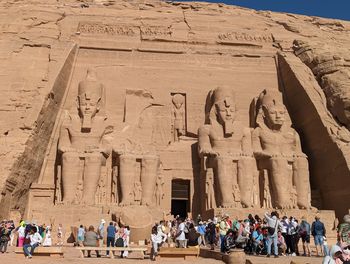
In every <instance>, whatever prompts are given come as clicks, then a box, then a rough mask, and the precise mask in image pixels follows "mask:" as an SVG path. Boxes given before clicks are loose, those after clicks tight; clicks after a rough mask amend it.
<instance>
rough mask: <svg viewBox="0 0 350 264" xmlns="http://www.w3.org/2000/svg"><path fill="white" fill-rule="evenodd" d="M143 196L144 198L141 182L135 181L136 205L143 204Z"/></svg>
mask: <svg viewBox="0 0 350 264" xmlns="http://www.w3.org/2000/svg"><path fill="white" fill-rule="evenodd" d="M141 196H142V186H141V182H139V181H135V183H134V201H135V202H136V204H140V203H141Z"/></svg>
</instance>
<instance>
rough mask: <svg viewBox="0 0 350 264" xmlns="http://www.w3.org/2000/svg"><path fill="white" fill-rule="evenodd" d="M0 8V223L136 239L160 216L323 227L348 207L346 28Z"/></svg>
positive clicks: (179, 14)
mask: <svg viewBox="0 0 350 264" xmlns="http://www.w3.org/2000/svg"><path fill="white" fill-rule="evenodd" d="M0 12H1V16H0V17H1V19H0V34H1V38H0V39H1V40H0V46H1V52H0V60H1V62H2V63H1V64H2V67H1V69H0V71H1V73H0V84H1V86H0V92H1V95H2V96H1V99H0V113H1V119H0V122H1V126H0V129H1V130H0V132H1V134H0V142H1V145H0V155H1V157H2V162H1V164H0V168H1V172H2V173H1V175H0V188H1V196H0V208H1V211H0V214H1V217H3V218H12V219H19V218H24V219H27V220H30V221H37V222H39V223H56V224H58V223H62V224H63V225H64V226H66V227H70V226H76V225H78V224H85V225H88V224H94V223H97V222H98V221H99V219H101V218H104V219H106V220H118V221H120V222H122V223H124V224H128V225H130V226H131V228H132V229H134V230H136V231H137V230H138V231H139V232H132V236H133V237H132V239H134V240H137V239H142V238H143V237H145V236H146V233H147V232H150V226H151V225H152V224H153V223H154V222H155V221H159V220H161V219H168V218H169V217H171V215H180V216H187V215H192V216H193V217H196V216H197V214H201V215H202V216H204V218H211V217H213V216H214V215H220V214H222V213H228V214H230V216H231V217H238V218H243V217H244V216H246V215H247V214H248V213H255V214H262V213H264V212H265V211H268V210H278V211H279V212H280V213H281V214H287V215H293V216H297V217H301V216H302V215H306V216H307V217H308V219H309V220H311V219H312V218H313V217H314V216H315V215H316V214H319V215H321V218H322V219H323V220H324V222H325V223H326V225H327V226H328V227H329V228H331V227H332V226H333V223H334V221H335V219H336V217H342V216H343V215H344V214H345V213H347V212H348V210H349V207H350V206H349V202H350V189H349V186H350V174H349V164H350V154H349V153H350V146H349V142H350V131H349V129H350V99H349V98H350V96H349V91H350V56H349V54H350V52H349V51H350V50H349V49H350V46H349V39H350V33H349V32H350V22H346V21H340V20H331V19H323V18H318V17H307V16H302V15H294V14H282V13H273V12H269V11H255V10H250V9H245V8H240V7H235V6H226V5H222V4H209V3H189V2H187V3H180V2H163V1H102V0H101V1H100V0H99V1H97V0H95V1H93V0H90V1H40V0H38V1H34V0H31V1H7V2H6V3H1V8H0ZM145 230H146V231H145ZM147 236H148V235H147Z"/></svg>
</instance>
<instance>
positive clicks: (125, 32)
mask: <svg viewBox="0 0 350 264" xmlns="http://www.w3.org/2000/svg"><path fill="white" fill-rule="evenodd" d="M77 32H80V33H81V34H104V35H111V36H114V35H120V36H130V37H132V36H135V35H137V33H138V28H137V27H135V26H131V25H123V24H118V25H117V24H103V23H92V22H80V23H79V25H78V29H77Z"/></svg>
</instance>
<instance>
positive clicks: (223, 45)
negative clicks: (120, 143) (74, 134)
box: [0, 0, 350, 216]
mask: <svg viewBox="0 0 350 264" xmlns="http://www.w3.org/2000/svg"><path fill="white" fill-rule="evenodd" d="M0 14H1V15H0V60H1V64H2V67H1V69H0V71H1V72H0V84H1V85H0V94H1V98H0V114H1V118H0V124H1V125H0V142H1V144H0V156H1V157H2V159H1V160H2V162H1V164H0V170H1V172H2V173H1V175H0V188H1V190H2V194H1V195H2V196H1V197H0V201H1V202H0V207H1V209H3V210H1V213H0V214H3V216H5V215H7V214H8V213H9V210H11V209H20V211H21V212H23V210H24V207H25V204H26V197H27V194H28V189H29V187H30V185H31V184H32V183H35V182H36V181H37V180H38V178H39V176H40V173H41V168H42V165H43V162H44V158H45V157H46V156H47V155H48V153H47V149H48V147H49V146H50V144H53V141H52V132H53V130H54V129H55V121H56V117H57V115H59V114H60V109H61V107H62V103H63V101H64V100H65V99H64V98H65V97H64V95H65V92H66V87H67V85H68V82H69V80H70V77H71V74H72V65H73V63H74V60H75V58H76V53H77V52H78V51H77V50H78V48H77V47H78V46H80V47H85V48H86V50H89V49H94V48H96V47H97V49H96V50H98V47H101V46H103V49H105V50H108V51H110V52H112V51H122V50H125V51H128V52H132V54H133V55H134V57H133V58H134V60H135V61H138V62H142V61H143V59H145V58H146V56H145V55H144V54H149V53H150V54H156V55H154V56H157V54H159V56H160V57H161V56H163V55H164V54H166V55H167V56H165V57H164V59H163V61H162V65H163V69H164V71H167V70H174V72H175V74H177V75H176V78H174V80H172V81H173V82H174V83H176V82H182V76H181V71H179V72H176V70H178V69H176V65H175V64H176V63H177V62H179V65H181V62H182V61H184V60H188V61H190V62H189V63H192V64H193V65H194V66H195V67H203V72H204V73H205V72H206V69H210V68H211V67H221V68H223V70H225V68H227V69H234V70H233V71H232V74H233V77H232V76H231V77H228V76H230V75H231V73H230V71H229V70H227V71H226V72H225V74H223V75H222V76H219V77H218V76H216V77H215V78H211V76H210V73H208V74H207V75H206V74H203V76H198V78H199V79H201V80H203V85H204V84H205V83H207V82H209V84H210V85H212V86H213V88H214V87H215V86H216V85H219V84H220V83H218V81H217V80H218V79H222V80H223V82H224V80H225V78H226V79H229V78H234V77H235V76H237V77H239V76H242V75H243V76H246V77H244V78H245V81H242V82H241V83H235V82H234V81H233V82H232V87H233V88H235V87H238V88H239V91H238V92H239V93H243V94H244V93H245V87H249V86H250V85H255V86H258V85H259V84H257V83H254V77H255V76H250V74H249V71H250V69H251V68H254V67H257V66H258V67H259V68H260V69H261V75H262V76H265V77H261V78H260V77H259V78H260V80H263V81H262V82H261V84H260V85H261V86H267V85H275V83H277V82H278V87H279V89H280V91H281V93H282V94H283V97H284V100H285V103H286V105H287V107H288V110H289V114H290V116H291V119H292V121H293V123H294V125H295V128H296V129H297V130H298V132H299V133H300V135H301V140H302V147H303V150H304V152H305V153H306V154H307V155H308V156H309V162H310V177H311V184H312V185H311V187H312V195H313V204H314V205H316V206H317V207H319V208H322V209H336V210H337V212H338V214H339V215H340V214H342V213H344V212H345V211H346V209H347V208H346V207H347V205H346V202H347V201H349V200H350V192H349V190H348V188H347V187H348V186H349V184H350V175H349V164H350V160H349V159H350V155H349V152H350V148H349V146H348V144H349V142H350V135H349V131H348V129H347V128H346V127H345V126H343V124H342V123H341V122H339V120H337V118H335V117H334V116H333V115H332V113H331V112H330V111H329V108H327V107H329V105H327V98H326V97H327V96H329V95H327V94H325V93H324V91H323V90H322V88H321V86H320V84H321V83H319V82H317V81H320V80H318V79H317V76H315V75H314V73H313V72H312V71H311V70H310V69H309V65H306V64H304V63H303V61H301V60H300V59H299V58H298V57H297V56H295V54H294V50H293V41H294V40H295V39H300V40H305V41H308V43H309V45H310V46H311V47H314V48H315V49H318V47H319V43H325V42H326V43H327V45H328V47H329V48H328V50H327V52H330V53H333V52H334V53H337V51H338V50H339V49H342V50H343V52H342V54H346V53H349V49H350V46H349V43H350V42H349V40H350V22H347V21H340V20H333V19H324V18H319V17H308V16H302V15H294V14H282V13H273V12H268V11H254V10H250V9H246V8H240V7H236V6H227V5H223V4H209V3H198V2H193V3H188V2H187V3H180V2H162V1H112V0H109V1H108V0H106V1H103V0H101V1H98V0H95V1H41V0H37V1H34V0H29V1H6V2H2V3H1V4H0ZM82 52H83V51H82ZM276 54H279V55H278V56H276ZM111 56H113V54H112V53H111ZM246 58H250V60H249V63H245V59H246ZM97 59H98V53H96V57H95V58H94V57H92V58H90V60H91V61H94V60H97ZM122 59H123V58H121V61H122ZM147 59H148V60H149V59H151V60H152V58H147ZM240 60H242V61H243V60H244V62H240ZM269 60H275V61H276V65H277V73H278V80H271V78H272V76H273V74H272V73H273V72H274V71H275V70H274V69H272V68H269V67H271V66H269V65H267V64H265V63H264V61H265V62H266V61H269ZM91 61H90V62H89V61H86V63H91ZM344 61H347V62H348V61H349V60H348V59H347V58H344ZM106 63H108V61H106ZM128 63H129V64H128V65H124V66H125V67H130V66H132V64H133V62H132V61H130V62H128ZM141 64H142V63H141ZM119 66H121V67H123V65H119ZM344 67H347V66H344ZM209 72H210V71H209ZM136 75H137V76H133V77H131V78H130V79H131V81H130V87H133V86H142V81H140V82H136V81H133V80H132V79H135V78H140V79H142V78H143V75H147V68H146V67H145V68H144V69H142V68H141V70H138V72H137V74H136ZM342 76H343V75H342ZM134 77H135V78H134ZM342 78H344V77H342ZM199 83H200V82H199ZM345 83H346V80H345ZM348 84H349V82H348V83H347V85H343V87H341V89H345V90H346V89H347V90H349V88H350V86H349V85H348ZM116 85H118V84H116ZM206 85H207V84H206ZM340 86H341V85H340ZM136 88H143V87H136ZM262 88H265V87H262ZM328 90H329V89H328ZM198 100H202V101H204V100H205V98H198ZM246 100H247V102H244V103H245V104H248V101H249V100H251V98H247V99H246ZM242 104H243V103H242ZM241 115H242V116H243V117H242V120H245V121H246V125H247V126H248V113H242V114H241ZM191 118H192V119H193V120H195V122H193V125H192V126H193V127H191V124H192V123H191V124H190V126H189V127H188V130H189V132H190V133H192V134H194V135H195V134H196V130H197V128H198V125H199V124H201V123H203V122H204V116H203V113H194V114H193V115H192V116H191ZM56 125H57V124H56Z"/></svg>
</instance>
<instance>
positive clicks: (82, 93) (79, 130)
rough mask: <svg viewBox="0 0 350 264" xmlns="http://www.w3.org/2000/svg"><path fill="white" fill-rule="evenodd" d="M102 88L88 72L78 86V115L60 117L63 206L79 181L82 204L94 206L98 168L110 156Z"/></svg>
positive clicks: (98, 175)
mask: <svg viewBox="0 0 350 264" xmlns="http://www.w3.org/2000/svg"><path fill="white" fill-rule="evenodd" d="M103 99H104V87H103V85H102V84H101V83H100V82H99V81H98V80H97V78H96V75H95V73H94V72H93V71H92V70H88V73H87V77H86V80H84V81H81V82H80V83H79V86H78V97H77V110H78V113H76V114H75V113H67V115H66V116H65V117H64V120H63V123H62V126H61V130H60V136H59V144H58V150H59V152H60V153H61V154H62V169H61V176H62V186H63V190H62V193H63V202H64V203H68V204H69V203H72V202H73V201H74V199H75V198H76V192H77V186H78V183H79V180H80V179H82V181H83V194H82V202H83V203H85V204H94V203H95V194H96V191H97V186H98V182H99V179H100V174H101V166H103V165H104V164H105V161H106V158H107V157H108V156H109V154H110V146H109V144H108V141H107V140H106V138H105V135H106V134H108V133H109V132H110V127H107V125H106V119H107V118H106V116H105V115H104V114H103V111H102V110H103Z"/></svg>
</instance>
